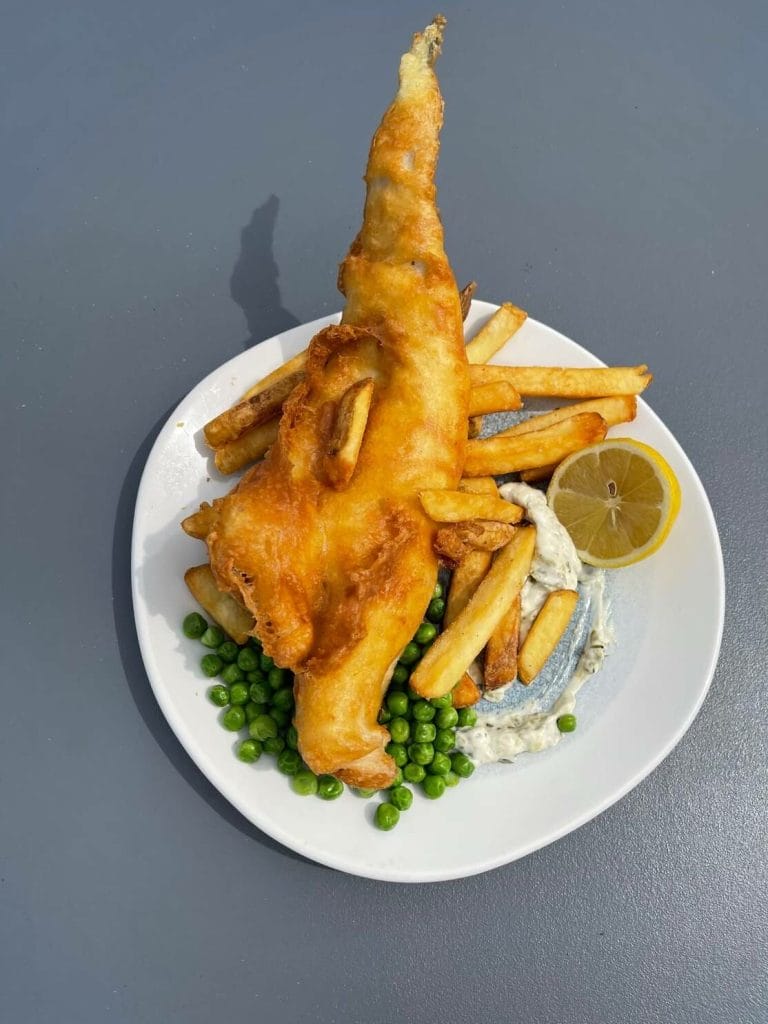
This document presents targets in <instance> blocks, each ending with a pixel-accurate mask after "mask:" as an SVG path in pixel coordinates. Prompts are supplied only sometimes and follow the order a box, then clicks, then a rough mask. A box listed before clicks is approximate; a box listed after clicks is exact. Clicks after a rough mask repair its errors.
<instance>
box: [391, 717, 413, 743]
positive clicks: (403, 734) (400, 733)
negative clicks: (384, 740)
mask: <svg viewBox="0 0 768 1024" xmlns="http://www.w3.org/2000/svg"><path fill="white" fill-rule="evenodd" d="M389 735H390V736H391V737H392V740H393V742H395V743H407V742H408V738H409V737H410V735H411V727H410V725H409V724H408V721H407V719H405V718H393V719H392V721H391V722H390V723H389Z"/></svg>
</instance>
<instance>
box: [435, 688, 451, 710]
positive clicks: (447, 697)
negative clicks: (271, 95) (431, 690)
mask: <svg viewBox="0 0 768 1024" xmlns="http://www.w3.org/2000/svg"><path fill="white" fill-rule="evenodd" d="M452 700H453V698H452V697H451V694H450V691H449V692H448V693H444V694H443V696H442V697H432V698H431V699H430V701H429V703H430V704H431V705H432V707H433V708H437V709H438V710H439V709H440V708H450V707H452V704H451V701H452Z"/></svg>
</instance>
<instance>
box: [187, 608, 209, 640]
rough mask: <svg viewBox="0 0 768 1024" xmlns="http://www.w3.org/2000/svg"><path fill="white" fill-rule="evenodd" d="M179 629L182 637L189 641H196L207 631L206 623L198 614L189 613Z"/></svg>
mask: <svg viewBox="0 0 768 1024" xmlns="http://www.w3.org/2000/svg"><path fill="white" fill-rule="evenodd" d="M181 628H182V630H183V631H184V636H188V637H189V639H190V640H198V639H199V638H200V637H201V636H202V635H203V633H204V632H205V631H206V629H208V623H207V622H206V621H205V619H204V618H203V616H202V615H201V614H200V613H199V612H190V613H189V615H187V616H185V618H184V621H183V622H182V624H181Z"/></svg>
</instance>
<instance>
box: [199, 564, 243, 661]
mask: <svg viewBox="0 0 768 1024" xmlns="http://www.w3.org/2000/svg"><path fill="white" fill-rule="evenodd" d="M184 582H185V583H186V584H187V586H188V587H189V589H190V592H191V594H192V596H193V597H194V599H195V600H196V601H197V603H198V604H199V605H201V606H202V607H203V608H204V609H205V611H207V612H208V614H209V615H210V616H211V618H212V619H215V621H216V622H218V624H219V625H220V626H221V628H222V629H223V630H224V632H225V633H228V634H229V636H231V637H232V639H233V640H234V641H235V643H236V644H244V643H245V642H246V640H247V639H248V637H249V636H250V634H251V633H252V631H253V628H254V625H255V622H254V618H253V616H252V615H251V613H250V612H249V611H247V610H246V609H245V608H243V606H242V605H241V604H240V602H239V601H237V600H235V598H234V597H232V595H231V594H224V593H222V592H221V591H220V590H219V588H218V587H217V586H216V581H215V579H214V578H213V573H212V572H211V567H210V565H207V564H206V565H196V566H194V568H192V569H187V571H186V572H185V573H184Z"/></svg>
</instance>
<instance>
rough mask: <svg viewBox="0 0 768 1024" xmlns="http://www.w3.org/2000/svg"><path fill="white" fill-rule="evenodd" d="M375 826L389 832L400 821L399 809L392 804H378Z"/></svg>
mask: <svg viewBox="0 0 768 1024" xmlns="http://www.w3.org/2000/svg"><path fill="white" fill-rule="evenodd" d="M375 820H376V827H377V828H380V829H381V830H382V832H389V831H390V829H393V828H394V827H395V825H396V824H397V823H398V821H400V811H398V809H397V808H396V807H395V805H394V804H379V806H378V807H377V808H376V818H375Z"/></svg>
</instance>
